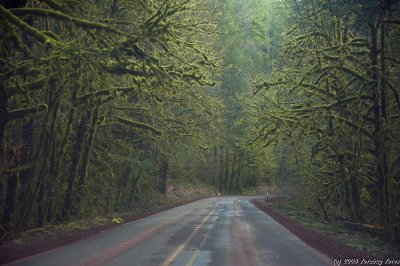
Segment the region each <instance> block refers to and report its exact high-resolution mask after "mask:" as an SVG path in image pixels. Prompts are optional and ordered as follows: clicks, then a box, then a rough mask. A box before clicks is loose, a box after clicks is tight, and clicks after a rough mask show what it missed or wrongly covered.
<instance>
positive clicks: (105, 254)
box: [79, 205, 203, 265]
mask: <svg viewBox="0 0 400 266" xmlns="http://www.w3.org/2000/svg"><path fill="white" fill-rule="evenodd" d="M201 208H203V206H201V205H200V206H197V207H195V208H193V209H189V210H186V211H184V212H182V213H180V214H179V215H177V216H175V217H173V218H172V219H168V220H166V221H164V222H163V223H161V224H159V225H156V226H155V227H150V228H148V229H146V230H145V231H144V232H143V233H142V234H140V235H136V236H134V237H132V238H131V239H128V240H126V241H124V242H122V243H119V244H117V245H115V246H112V247H110V248H108V249H106V250H103V251H102V252H101V253H100V254H98V255H96V256H94V257H90V258H88V259H85V260H84V261H82V262H81V263H79V265H103V264H104V263H105V262H107V261H109V260H111V259H112V258H114V257H117V256H118V255H120V254H122V253H124V252H126V251H128V250H129V249H132V248H134V247H135V246H137V245H139V244H140V243H142V242H144V241H146V240H147V239H149V238H151V237H153V236H154V235H156V234H158V233H160V232H161V231H163V230H164V229H165V228H166V227H168V226H170V225H172V224H175V223H176V222H177V221H179V220H180V219H182V218H183V217H184V216H186V215H188V214H190V213H193V212H194V211H196V210H198V209H201Z"/></svg>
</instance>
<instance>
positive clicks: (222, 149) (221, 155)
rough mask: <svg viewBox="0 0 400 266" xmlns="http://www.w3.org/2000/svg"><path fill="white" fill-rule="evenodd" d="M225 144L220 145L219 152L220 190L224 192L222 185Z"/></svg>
mask: <svg viewBox="0 0 400 266" xmlns="http://www.w3.org/2000/svg"><path fill="white" fill-rule="evenodd" d="M223 165H224V145H221V146H220V154H219V178H218V191H219V192H221V193H222V185H223V178H224V167H223Z"/></svg>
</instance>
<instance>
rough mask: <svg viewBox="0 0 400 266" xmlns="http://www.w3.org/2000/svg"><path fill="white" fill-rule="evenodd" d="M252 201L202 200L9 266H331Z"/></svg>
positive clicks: (123, 225) (246, 199)
mask: <svg viewBox="0 0 400 266" xmlns="http://www.w3.org/2000/svg"><path fill="white" fill-rule="evenodd" d="M250 199H252V197H217V198H208V199H203V200H199V201H196V202H192V203H189V204H186V205H183V206H180V207H176V208H173V209H170V210H167V211H163V212H160V213H157V214H153V215H151V216H148V217H146V218H142V219H139V220H136V221H133V222H129V223H125V224H122V225H121V226H117V227H114V228H112V229H110V230H107V231H103V232H101V233H98V234H95V235H93V236H91V237H88V238H86V239H83V240H80V241H78V242H75V243H72V244H69V245H66V246H62V247H59V248H56V249H53V250H50V251H47V252H43V253H40V254H37V255H34V256H31V257H28V258H25V259H22V260H19V261H16V262H13V263H12V264H10V265H41V266H44V265H52V266H62V265H68V266H70V265H140V266H142V265H143V266H145V265H163V266H167V265H243V266H247V265H249V266H251V265H271V266H273V265H288V266H294V265H296V266H298V265H307V266H311V265H331V263H330V260H329V258H327V257H326V256H324V255H323V254H321V253H319V252H318V251H316V250H314V249H312V248H310V247H308V246H307V245H306V244H304V243H303V242H302V241H300V240H299V239H298V238H297V237H296V236H294V235H293V234H291V233H290V232H289V231H288V230H286V229H285V228H284V227H282V226H281V225H280V224H278V223H277V222H275V221H274V220H273V219H272V218H271V217H269V216H267V215H266V214H265V213H263V212H262V211H260V210H258V209H257V208H256V207H255V206H254V205H253V204H252V203H250V202H249V200H250Z"/></svg>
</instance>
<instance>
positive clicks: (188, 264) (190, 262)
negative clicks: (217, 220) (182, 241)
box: [186, 209, 216, 266]
mask: <svg viewBox="0 0 400 266" xmlns="http://www.w3.org/2000/svg"><path fill="white" fill-rule="evenodd" d="M214 210H216V209H214ZM213 227H214V224H212V225H211V226H210V227H209V228H208V230H207V233H206V234H205V235H204V238H203V240H202V241H201V243H200V245H199V247H198V248H196V251H195V252H194V253H193V255H192V257H191V258H190V260H189V261H188V263H187V264H186V266H192V265H193V263H194V262H195V260H196V259H197V257H198V256H199V255H200V249H201V248H202V247H203V246H204V243H206V240H207V239H208V236H209V235H210V232H211V229H212V228H213Z"/></svg>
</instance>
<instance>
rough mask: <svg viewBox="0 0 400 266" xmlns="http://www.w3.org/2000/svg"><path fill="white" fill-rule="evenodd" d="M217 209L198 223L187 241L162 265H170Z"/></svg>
mask: <svg viewBox="0 0 400 266" xmlns="http://www.w3.org/2000/svg"><path fill="white" fill-rule="evenodd" d="M214 210H215V209H213V210H211V211H210V212H209V213H208V214H207V215H206V217H205V218H204V219H203V220H202V221H201V223H200V224H198V225H197V226H196V228H195V229H194V231H193V232H192V234H191V235H190V236H189V237H188V238H187V239H186V240H185V242H183V243H182V244H180V245H179V246H178V247H177V248H176V249H175V250H174V252H172V253H171V255H169V256H168V258H167V259H166V261H165V262H164V263H163V264H162V266H168V265H170V264H171V263H172V262H173V261H174V260H175V258H176V257H177V256H178V255H179V254H180V253H181V252H182V251H183V250H184V249H185V247H186V246H187V244H188V243H189V242H190V240H192V238H193V237H194V236H195V235H196V233H197V232H198V231H199V230H200V229H201V228H202V227H203V225H204V224H205V223H206V222H207V220H208V219H209V218H210V216H211V215H212V213H213V212H214Z"/></svg>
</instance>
